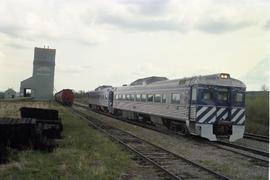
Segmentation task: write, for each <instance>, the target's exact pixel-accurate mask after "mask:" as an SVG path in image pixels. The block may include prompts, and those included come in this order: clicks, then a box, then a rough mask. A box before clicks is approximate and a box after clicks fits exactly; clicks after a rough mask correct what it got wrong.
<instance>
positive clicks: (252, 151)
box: [217, 141, 269, 157]
mask: <svg viewBox="0 0 270 180" xmlns="http://www.w3.org/2000/svg"><path fill="white" fill-rule="evenodd" d="M217 143H218V144H221V145H225V146H229V147H233V148H236V149H241V150H244V151H247V152H251V153H253V154H257V155H261V156H264V157H269V153H268V152H265V151H261V150H258V149H254V148H251V147H246V146H242V145H238V144H233V143H229V142H225V141H218V142H217Z"/></svg>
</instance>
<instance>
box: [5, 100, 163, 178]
mask: <svg viewBox="0 0 270 180" xmlns="http://www.w3.org/2000/svg"><path fill="white" fill-rule="evenodd" d="M22 106H28V107H39V108H51V109H56V110H58V111H59V116H60V117H61V119H62V122H63V126H64V129H63V132H62V136H63V137H64V138H63V139H61V140H59V141H57V143H58V147H57V148H56V149H55V150H54V151H53V152H51V153H46V152H42V151H35V150H31V149H27V150H23V151H17V150H13V149H10V151H11V152H10V156H9V162H8V163H6V164H0V179H44V178H46V179H158V178H156V176H155V174H154V173H153V172H152V171H146V170H145V169H143V168H141V167H139V165H137V164H134V163H133V161H131V160H130V159H132V158H133V156H132V155H131V154H129V153H126V152H123V150H122V149H121V147H120V146H119V145H118V144H117V143H114V142H112V141H111V140H110V139H109V138H108V137H106V136H105V135H103V134H102V133H100V132H99V131H97V130H94V129H92V128H89V127H88V126H87V123H85V122H83V121H81V120H80V119H78V118H77V117H75V116H73V115H72V114H71V113H70V112H68V111H67V110H66V109H65V108H64V107H62V106H60V105H59V104H56V103H45V102H42V103H40V102H1V116H6V117H13V118H18V117H19V109H20V107H22Z"/></svg>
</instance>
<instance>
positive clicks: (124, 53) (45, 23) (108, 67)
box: [0, 0, 270, 90]
mask: <svg viewBox="0 0 270 180" xmlns="http://www.w3.org/2000/svg"><path fill="white" fill-rule="evenodd" d="M269 4H270V3H269V2H268V1H253V0H239V1H237V2H235V1H227V0H220V1H214V0H205V1H203V2H202V1H197V0H190V1H184V0H170V1H166V0H164V1H163V0H158V1H156V0H140V1H132V0H115V1H106V2H104V1H98V0H93V1H83V0H80V1H78V0H77V1H75V0H58V1H54V0H49V1H45V0H26V1H22V0H18V1H15V0H3V1H1V2H0V39H1V41H0V49H1V51H0V63H1V67H0V71H1V72H0V81H1V82H0V84H2V85H1V87H2V88H7V87H16V88H17V89H19V84H20V81H21V80H23V79H24V78H27V77H29V74H31V73H32V72H31V71H32V62H33V49H34V47H35V46H39V47H43V45H49V46H50V47H52V48H56V77H55V78H56V81H55V86H56V87H57V88H58V89H61V88H68V87H69V86H70V88H76V89H85V90H88V89H94V88H95V86H97V85H100V84H101V83H104V84H112V85H121V84H123V83H130V82H132V81H134V80H135V79H138V78H142V77H143V76H152V75H159V76H167V77H169V78H171V79H173V78H179V77H183V76H192V75H197V74H207V73H215V72H220V71H223V72H228V73H232V74H233V75H234V76H235V77H237V78H240V77H243V76H244V75H245V74H246V73H247V72H248V71H249V70H250V69H252V68H253V67H255V66H256V64H257V63H258V62H259V61H260V60H261V59H263V58H264V57H266V52H267V44H269V40H267V39H266V37H267V34H268V33H269V31H267V27H268V24H269V18H268V12H269V11H270V9H269ZM247 62H249V63H247ZM21 67H23V68H21ZM3 77H8V78H3ZM66 77H68V79H69V81H67V80H66ZM258 81H260V80H258Z"/></svg>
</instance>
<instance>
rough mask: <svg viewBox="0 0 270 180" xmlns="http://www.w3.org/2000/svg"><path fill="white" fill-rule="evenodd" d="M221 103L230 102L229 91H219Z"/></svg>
mask: <svg viewBox="0 0 270 180" xmlns="http://www.w3.org/2000/svg"><path fill="white" fill-rule="evenodd" d="M218 100H219V101H228V91H219V92H218Z"/></svg>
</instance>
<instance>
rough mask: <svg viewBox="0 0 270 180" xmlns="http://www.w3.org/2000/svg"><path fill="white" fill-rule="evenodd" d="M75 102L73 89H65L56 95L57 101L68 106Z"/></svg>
mask: <svg viewBox="0 0 270 180" xmlns="http://www.w3.org/2000/svg"><path fill="white" fill-rule="evenodd" d="M73 100H74V93H73V91H72V90H71V89H63V90H61V91H59V92H57V93H56V94H55V101H57V102H59V103H61V104H63V105H67V106H72V104H73Z"/></svg>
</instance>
